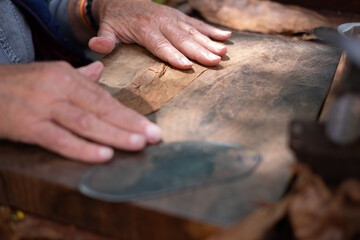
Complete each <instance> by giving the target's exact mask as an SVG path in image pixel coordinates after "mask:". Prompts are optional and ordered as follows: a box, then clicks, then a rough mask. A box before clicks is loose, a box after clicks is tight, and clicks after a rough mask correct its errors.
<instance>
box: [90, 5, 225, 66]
mask: <svg viewBox="0 0 360 240" xmlns="http://www.w3.org/2000/svg"><path fill="white" fill-rule="evenodd" d="M92 9H93V14H94V16H95V18H97V20H98V21H99V23H100V24H99V26H100V29H99V32H98V36H97V37H94V38H92V39H90V41H89V47H90V48H91V49H92V50H93V51H95V52H98V53H101V54H108V53H110V52H111V51H112V50H113V49H114V46H115V44H117V43H119V42H121V43H137V44H139V45H142V46H144V47H145V48H147V49H148V50H149V51H150V52H151V53H153V54H154V55H155V56H157V57H159V58H161V59H162V60H164V61H166V62H168V63H170V64H171V65H173V66H174V67H177V68H179V69H189V68H191V66H192V63H191V62H190V61H189V60H188V58H190V59H192V60H196V61H197V62H199V63H201V64H204V65H208V66H215V65H217V64H218V63H219V62H220V60H221V57H220V56H223V55H225V54H226V51H227V49H226V47H225V46H223V45H222V44H219V43H216V42H214V41H212V40H211V39H210V38H212V39H215V40H220V41H222V40H226V39H228V38H229V37H230V35H231V32H228V31H222V30H220V29H217V28H215V27H212V26H210V25H207V24H205V23H203V22H202V21H199V20H197V19H194V18H191V17H189V16H186V15H185V14H183V13H182V12H180V11H178V10H176V9H174V8H170V7H167V6H164V5H160V4H157V3H154V2H152V1H150V0H131V1H128V0H107V1H106V0H95V1H94V3H93V8H92Z"/></svg>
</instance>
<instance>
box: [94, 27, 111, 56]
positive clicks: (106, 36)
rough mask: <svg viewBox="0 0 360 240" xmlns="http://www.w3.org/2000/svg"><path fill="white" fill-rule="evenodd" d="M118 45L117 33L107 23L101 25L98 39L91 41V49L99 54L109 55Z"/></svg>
mask: <svg viewBox="0 0 360 240" xmlns="http://www.w3.org/2000/svg"><path fill="white" fill-rule="evenodd" d="M116 43H117V38H116V32H115V30H114V29H113V28H112V27H110V26H109V25H108V24H106V23H101V24H100V26H99V32H98V36H97V37H93V38H91V39H90V41H89V48H90V49H91V50H93V51H94V52H96V53H99V54H109V53H111V52H112V50H114V48H115V45H116Z"/></svg>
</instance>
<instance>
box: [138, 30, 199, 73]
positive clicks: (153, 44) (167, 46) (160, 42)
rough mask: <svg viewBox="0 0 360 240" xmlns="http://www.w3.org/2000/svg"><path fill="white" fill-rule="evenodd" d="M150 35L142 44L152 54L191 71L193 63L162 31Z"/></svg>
mask: <svg viewBox="0 0 360 240" xmlns="http://www.w3.org/2000/svg"><path fill="white" fill-rule="evenodd" d="M150 34H151V35H150V36H148V37H145V38H144V40H143V41H142V42H141V43H140V44H141V45H143V46H144V47H145V48H146V49H148V50H149V51H150V52H151V53H152V54H154V55H155V56H157V57H159V58H160V59H162V60H164V61H165V62H168V63H170V64H171V65H172V66H174V67H176V68H179V69H190V68H191V67H192V62H190V61H189V60H188V59H187V58H186V57H185V56H184V55H183V54H182V53H181V52H179V50H177V49H176V48H174V46H173V45H172V44H171V43H170V42H169V41H168V40H167V39H166V38H165V37H164V35H163V34H162V33H161V32H160V31H158V30H154V31H152V32H151V33H150Z"/></svg>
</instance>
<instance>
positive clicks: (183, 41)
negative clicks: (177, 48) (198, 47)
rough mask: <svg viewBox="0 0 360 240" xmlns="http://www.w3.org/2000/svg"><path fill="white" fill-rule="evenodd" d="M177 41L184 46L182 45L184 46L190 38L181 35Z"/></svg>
mask: <svg viewBox="0 0 360 240" xmlns="http://www.w3.org/2000/svg"><path fill="white" fill-rule="evenodd" d="M177 40H178V43H179V44H181V45H182V44H184V43H185V42H186V41H188V40H189V36H188V35H186V34H179V35H178V39H177Z"/></svg>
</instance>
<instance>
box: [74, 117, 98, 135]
mask: <svg viewBox="0 0 360 240" xmlns="http://www.w3.org/2000/svg"><path fill="white" fill-rule="evenodd" d="M95 121H96V119H95V116H93V115H92V114H89V113H81V114H79V115H78V116H77V118H76V122H77V123H78V125H79V127H80V129H81V130H83V131H90V130H92V129H94V126H95Z"/></svg>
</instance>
